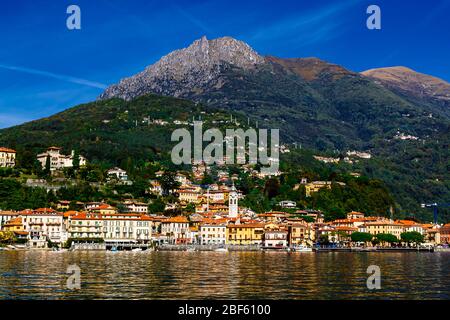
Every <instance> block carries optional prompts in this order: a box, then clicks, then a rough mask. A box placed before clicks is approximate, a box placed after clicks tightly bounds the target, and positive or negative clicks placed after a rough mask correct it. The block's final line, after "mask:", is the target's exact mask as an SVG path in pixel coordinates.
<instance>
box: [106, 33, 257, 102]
mask: <svg viewBox="0 0 450 320" xmlns="http://www.w3.org/2000/svg"><path fill="white" fill-rule="evenodd" d="M264 62H265V60H264V58H263V57H262V56H260V55H259V54H258V53H256V51H254V50H253V49H252V48H251V47H250V46H249V45H248V44H246V43H245V42H242V41H239V40H236V39H234V38H231V37H223V38H218V39H213V40H208V39H207V38H206V37H205V36H203V37H202V38H200V39H198V40H195V41H194V42H193V43H192V44H191V45H190V46H188V47H187V48H185V49H180V50H176V51H173V52H171V53H169V54H168V55H166V56H164V57H162V58H161V59H160V60H159V61H158V62H156V63H155V64H153V65H151V66H149V67H147V68H146V69H145V70H144V71H143V72H141V73H139V74H137V75H135V76H132V77H130V78H126V79H123V80H121V81H120V83H119V84H116V85H113V86H111V87H109V88H107V89H106V91H105V92H104V93H103V94H102V95H101V96H100V99H106V98H111V97H120V98H123V99H126V100H129V99H132V98H134V97H136V96H139V95H142V94H145V93H149V92H152V93H157V94H164V95H172V96H185V95H187V94H188V93H189V92H192V91H198V90H201V89H202V87H204V86H205V85H206V84H210V83H211V82H215V81H217V80H218V77H219V75H220V71H221V70H222V69H223V68H226V67H228V66H233V67H237V68H242V69H251V68H254V67H256V66H257V65H259V64H263V63H264Z"/></svg>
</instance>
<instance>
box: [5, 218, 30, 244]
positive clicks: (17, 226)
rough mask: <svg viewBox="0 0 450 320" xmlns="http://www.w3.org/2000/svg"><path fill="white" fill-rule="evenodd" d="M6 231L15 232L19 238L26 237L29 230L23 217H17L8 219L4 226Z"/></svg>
mask: <svg viewBox="0 0 450 320" xmlns="http://www.w3.org/2000/svg"><path fill="white" fill-rule="evenodd" d="M2 231H4V232H13V233H14V235H15V236H16V237H17V238H19V239H26V236H27V235H28V232H27V231H26V230H25V226H24V224H23V220H22V217H16V218H13V219H11V220H9V221H7V222H6V223H5V224H4V225H3V228H2Z"/></svg>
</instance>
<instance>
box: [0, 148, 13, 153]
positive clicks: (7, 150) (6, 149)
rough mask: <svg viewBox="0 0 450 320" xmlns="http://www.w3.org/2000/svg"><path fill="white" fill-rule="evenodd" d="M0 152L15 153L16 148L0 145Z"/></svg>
mask: <svg viewBox="0 0 450 320" xmlns="http://www.w3.org/2000/svg"><path fill="white" fill-rule="evenodd" d="M0 152H7V153H16V150H13V149H9V148H3V147H0Z"/></svg>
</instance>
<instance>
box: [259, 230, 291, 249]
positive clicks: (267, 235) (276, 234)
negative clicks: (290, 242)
mask: <svg viewBox="0 0 450 320" xmlns="http://www.w3.org/2000/svg"><path fill="white" fill-rule="evenodd" d="M287 238H288V233H287V231H283V230H266V231H265V232H264V241H263V246H264V247H268V248H285V247H287Z"/></svg>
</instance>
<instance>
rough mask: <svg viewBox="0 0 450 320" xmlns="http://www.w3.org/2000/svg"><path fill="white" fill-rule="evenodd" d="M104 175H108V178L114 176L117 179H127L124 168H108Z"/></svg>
mask: <svg viewBox="0 0 450 320" xmlns="http://www.w3.org/2000/svg"><path fill="white" fill-rule="evenodd" d="M106 175H107V176H108V179H110V178H116V179H117V180H119V181H124V182H125V181H128V174H127V172H126V171H125V170H122V169H120V168H118V167H115V168H112V169H109V170H108V171H107V172H106Z"/></svg>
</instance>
